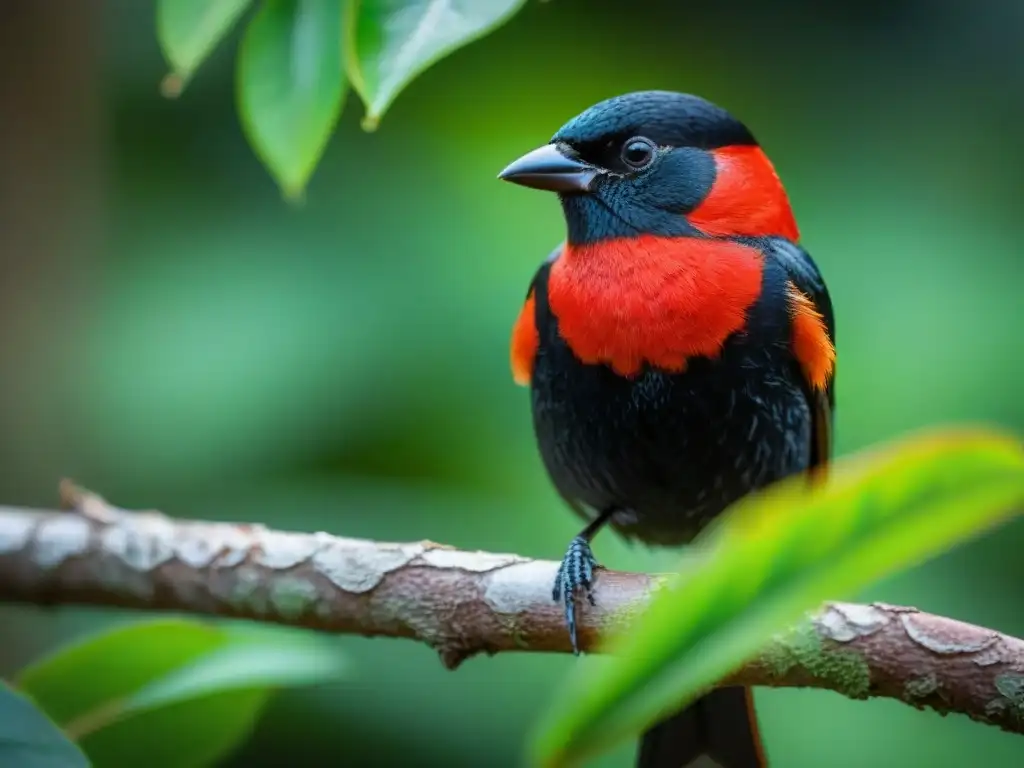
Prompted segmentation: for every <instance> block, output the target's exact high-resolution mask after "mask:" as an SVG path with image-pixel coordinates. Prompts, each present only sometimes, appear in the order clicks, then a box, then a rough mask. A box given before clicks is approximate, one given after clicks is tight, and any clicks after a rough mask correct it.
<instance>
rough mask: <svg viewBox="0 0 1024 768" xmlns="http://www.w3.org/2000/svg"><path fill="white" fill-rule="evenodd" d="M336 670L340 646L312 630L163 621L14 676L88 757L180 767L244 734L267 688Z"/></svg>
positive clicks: (128, 629) (223, 750)
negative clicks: (313, 632)
mask: <svg viewBox="0 0 1024 768" xmlns="http://www.w3.org/2000/svg"><path fill="white" fill-rule="evenodd" d="M342 668H343V664H342V657H341V655H340V653H339V651H338V649H337V648H336V647H335V646H334V645H333V644H332V643H328V642H325V641H324V640H323V639H321V638H319V637H317V636H315V635H312V634H311V633H305V632H296V631H286V630H280V629H269V628H260V629H257V628H252V627H246V628H237V627H231V628H229V627H221V626H216V625H212V624H206V623H202V622H197V621H189V620H183V619H161V620H156V621H147V622H141V623H133V624H130V625H128V626H125V627H119V628H116V629H113V630H111V631H107V632H104V633H102V634H99V635H97V636H95V637H91V638H88V639H86V640H84V641H82V642H79V643H76V644H74V645H72V646H70V647H68V648H65V649H63V650H60V651H58V652H57V653H55V654H53V655H51V656H49V657H47V658H44V659H42V660H40V661H39V662H37V663H35V664H33V665H32V666H30V667H29V668H27V669H25V670H24V671H23V672H22V674H21V676H20V679H19V681H18V684H19V687H20V688H21V690H23V691H24V692H25V693H27V694H29V695H30V696H32V698H33V699H34V700H35V701H36V702H37V703H38V705H39V706H40V707H41V708H42V709H43V710H44V711H45V712H46V713H47V714H48V715H49V716H50V717H51V718H53V720H54V721H55V722H56V723H57V724H59V725H60V726H61V727H62V728H63V730H64V732H65V733H66V734H67V735H68V736H70V737H71V738H73V739H75V740H76V741H77V742H78V743H79V745H80V746H81V748H82V750H83V751H84V752H85V754H86V755H88V757H89V759H90V760H91V761H92V763H93V765H96V766H119V765H146V766H148V768H164V767H165V766H166V767H167V768H177V767H179V766H181V767H182V768H184V767H185V766H202V765H212V764H215V763H216V762H217V761H218V760H221V759H222V758H223V757H224V756H225V755H227V754H229V753H230V752H232V751H233V750H234V749H235V748H236V747H237V746H238V745H239V744H240V743H241V742H243V741H244V740H245V739H247V738H248V736H249V734H250V732H251V730H252V727H253V725H254V723H255V722H256V720H257V718H258V717H259V715H260V713H261V712H262V710H263V707H264V706H265V704H266V703H267V701H268V699H269V697H270V694H271V692H272V690H273V689H274V688H276V687H278V686H296V685H310V684H314V683H320V682H326V681H330V680H332V679H335V678H337V676H338V675H339V673H340V672H341V670H342ZM12 764H13V763H12ZM18 764H19V765H20V764H21V763H18Z"/></svg>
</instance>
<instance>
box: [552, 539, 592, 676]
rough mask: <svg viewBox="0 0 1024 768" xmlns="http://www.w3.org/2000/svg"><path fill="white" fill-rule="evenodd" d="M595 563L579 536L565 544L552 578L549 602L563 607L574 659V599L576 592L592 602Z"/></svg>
mask: <svg viewBox="0 0 1024 768" xmlns="http://www.w3.org/2000/svg"><path fill="white" fill-rule="evenodd" d="M598 567H599V566H598V564H597V560H596V559H595V558H594V553H593V551H591V549H590V543H589V542H588V541H587V540H586V539H585V538H583V537H582V536H577V537H576V538H575V539H573V540H572V542H571V543H570V544H569V549H568V550H566V553H565V557H563V558H562V564H561V565H560V566H559V568H558V573H557V574H556V576H555V586H554V589H552V590H551V598H552V599H553V600H554V601H555V602H556V603H557V602H564V604H565V624H566V626H567V627H568V629H569V640H570V641H571V642H572V652H573V653H575V654H576V655H577V656H578V655H579V653H580V649H579V645H578V643H577V641H576V597H577V592H579V591H582V593H583V594H584V595H586V597H587V601H588V602H589V603H590V604H591V605H596V603H595V602H594V592H593V581H594V569H595V568H598Z"/></svg>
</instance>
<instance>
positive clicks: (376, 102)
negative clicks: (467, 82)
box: [345, 0, 526, 130]
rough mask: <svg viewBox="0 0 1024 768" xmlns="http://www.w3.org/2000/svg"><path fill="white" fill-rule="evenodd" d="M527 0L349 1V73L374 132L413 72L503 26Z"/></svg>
mask: <svg viewBox="0 0 1024 768" xmlns="http://www.w3.org/2000/svg"><path fill="white" fill-rule="evenodd" d="M525 2H526V0H473V2H451V0H349V4H348V12H347V15H346V21H345V28H346V37H347V38H348V42H347V44H346V46H345V51H346V54H347V61H348V76H349V79H350V80H351V81H352V87H353V88H355V89H356V91H357V92H358V93H359V95H360V96H361V97H362V99H363V102H364V103H365V104H366V117H365V119H364V120H363V127H364V128H366V129H367V130H373V129H374V128H376V126H377V124H378V123H379V122H380V119H381V117H382V116H383V114H384V112H385V111H386V110H387V108H388V107H389V106H390V105H391V103H392V102H393V101H394V100H395V97H396V96H398V94H399V93H400V92H401V90H402V89H403V88H405V87H406V86H407V85H408V84H409V83H411V82H412V81H413V80H414V79H415V78H416V76H417V75H419V74H420V73H422V72H423V71H424V70H425V69H427V68H428V67H429V66H430V65H431V64H433V63H434V62H436V61H438V60H439V59H441V58H443V57H444V56H446V55H448V54H449V53H451V52H452V51H454V50H456V49H458V48H461V47H463V46H465V45H468V44H469V43H471V42H473V41H474V40H477V39H478V38H480V37H483V36H484V35H486V34H487V33H488V32H490V31H492V30H494V29H496V28H497V27H499V26H501V25H502V24H503V23H505V22H506V21H508V19H510V18H511V17H512V16H513V15H514V14H515V12H516V11H518V10H519V9H520V8H521V7H522V6H523V4H524V3H525Z"/></svg>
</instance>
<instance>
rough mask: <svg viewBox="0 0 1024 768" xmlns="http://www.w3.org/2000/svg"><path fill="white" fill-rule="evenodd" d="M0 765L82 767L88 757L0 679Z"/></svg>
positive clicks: (49, 767)
mask: <svg viewBox="0 0 1024 768" xmlns="http://www.w3.org/2000/svg"><path fill="white" fill-rule="evenodd" d="M0 765H12V766H13V765H16V766H18V768H85V766H88V765H89V761H88V760H86V759H85V755H83V754H82V751H81V750H80V749H79V748H78V747H76V746H75V745H74V744H73V743H72V742H71V741H69V740H68V739H67V737H65V736H64V734H62V733H61V732H60V730H59V729H58V728H57V726H56V725H54V724H53V723H52V722H51V721H50V720H49V719H48V718H47V717H46V715H44V714H43V713H42V712H40V711H39V710H38V709H37V708H36V707H35V706H33V704H32V702H31V701H29V699H28V698H27V697H26V696H23V695H22V694H20V693H17V692H15V691H13V690H11V689H10V688H9V687H8V686H7V685H6V684H4V683H3V682H2V681H0Z"/></svg>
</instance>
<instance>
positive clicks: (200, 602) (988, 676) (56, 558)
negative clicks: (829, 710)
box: [0, 483, 1024, 733]
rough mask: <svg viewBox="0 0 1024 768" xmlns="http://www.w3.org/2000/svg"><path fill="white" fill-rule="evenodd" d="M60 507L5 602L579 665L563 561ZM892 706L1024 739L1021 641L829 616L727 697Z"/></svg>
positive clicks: (617, 614) (21, 522) (24, 532)
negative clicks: (788, 690)
mask: <svg viewBox="0 0 1024 768" xmlns="http://www.w3.org/2000/svg"><path fill="white" fill-rule="evenodd" d="M61 496H62V509H60V510H32V509H19V508H12V507H0V600H3V601H14V602H27V603H35V604H57V603H59V604H92V605H106V606H119V607H123V608H136V609H145V610H152V609H156V610H174V611H185V612H189V613H195V614H207V615H211V616H221V617H236V618H245V619H252V620H256V621H264V622H275V623H280V624H286V625H290V626H297V627H307V628H310V629H317V630H325V631H330V632H337V633H351V634H361V635H366V636H378V637H404V638H411V639H415V640H419V641H421V642H424V643H427V644H428V645H430V646H431V647H433V648H434V649H436V650H437V651H438V652H439V653H440V656H441V659H442V661H443V662H444V664H445V665H446V666H447V667H449V668H452V669H454V668H455V667H457V666H458V665H459V664H460V663H461V662H462V661H463V660H465V659H466V658H468V657H470V656H472V655H474V654H477V653H481V652H485V653H489V654H493V653H497V652H499V651H556V652H568V651H569V650H570V647H569V642H568V637H567V634H566V631H565V628H564V626H563V623H562V615H561V610H560V607H559V606H558V605H556V604H555V603H554V602H552V600H551V584H552V583H553V580H554V577H555V571H556V569H557V567H558V566H557V563H555V562H553V561H546V560H531V559H528V558H525V557H520V556H518V555H513V554H494V553H488V552H466V551H460V550H456V549H453V548H450V547H446V546H443V545H441V544H435V543H433V542H429V541H423V542H418V543H405V544H397V543H384V542H374V541H367V540H362V539H346V538H340V537H336V536H330V535H327V534H325V533H313V534H305V533H289V532H284V531H275V530H270V529H267V528H264V527H262V526H259V525H241V526H240V525H233V524H226V523H213V522H203V521H190V520H175V519H171V518H169V517H167V516H165V515H163V514H161V513H159V512H155V511H144V512H133V511H127V510H122V509H119V508H117V507H114V506H111V505H110V504H108V503H107V502H105V501H104V500H103V499H101V498H100V497H98V496H96V495H94V494H91V493H88V492H86V491H82V490H81V489H78V488H76V487H75V486H73V485H71V484H70V483H65V484H64V485H62V487H61ZM661 581H662V577H658V576H650V575H645V574H639V573H623V572H618V571H610V570H603V569H602V570H600V571H599V573H598V576H597V579H596V585H595V599H596V606H586V605H585V606H584V607H583V610H582V616H581V617H580V627H581V644H582V647H583V648H584V649H589V648H593V647H594V644H595V642H596V640H597V637H598V635H599V634H600V633H601V632H602V631H604V630H606V629H608V628H611V627H613V626H616V625H618V624H619V623H620V622H622V621H624V620H626V619H628V617H629V616H630V615H632V614H634V613H635V612H636V611H637V610H638V609H639V608H641V607H642V606H643V604H644V603H645V602H646V600H647V599H648V597H649V595H650V594H651V592H652V591H653V590H654V589H656V588H657V586H658V584H659V583H660V582H661ZM722 682H723V684H742V685H753V686H758V685H760V686H773V687H792V686H800V687H814V688H823V689H828V690H832V691H836V692H838V693H840V694H843V695H844V696H848V697H850V698H854V699H865V698H868V697H873V696H883V697H888V698H894V699H898V700H900V701H902V702H905V703H906V704H909V705H911V706H915V707H918V708H926V707H927V708H930V709H933V710H935V711H937V712H940V713H942V714H946V713H948V712H959V713H962V714H965V715H967V716H969V717H971V718H972V719H974V720H978V721H981V722H985V723H989V724H991V725H994V726H996V727H999V728H1002V729H1003V730H1006V731H1011V732H1015V733H1024V641H1022V640H1019V639H1017V638H1014V637H1010V636H1007V635H1003V634H1001V633H999V632H996V631H994V630H991V629H985V628H982V627H977V626H972V625H970V624H965V623H963V622H959V621H955V620H953V619H947V618H943V617H940V616H933V615H930V614H927V613H923V612H921V611H918V610H917V609H915V608H906V607H899V606H891V605H883V604H879V603H876V604H872V605H857V604H850V603H829V604H827V605H825V606H824V607H823V608H822V609H821V610H820V611H819V612H818V613H816V614H815V615H813V616H811V617H809V618H808V619H807V620H806V621H805V622H804V623H803V624H801V625H799V626H797V627H795V628H793V629H792V630H790V631H788V632H786V633H783V634H781V635H779V636H777V637H776V638H774V639H773V640H772V641H771V642H770V643H769V644H768V645H767V646H766V647H765V648H764V649H762V651H761V653H760V654H759V656H758V657H757V658H756V659H754V660H752V661H751V662H749V663H748V664H747V665H745V666H744V667H743V668H742V669H739V670H738V671H736V672H735V673H734V674H732V675H731V676H730V677H728V678H727V679H725V680H723V681H722Z"/></svg>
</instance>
